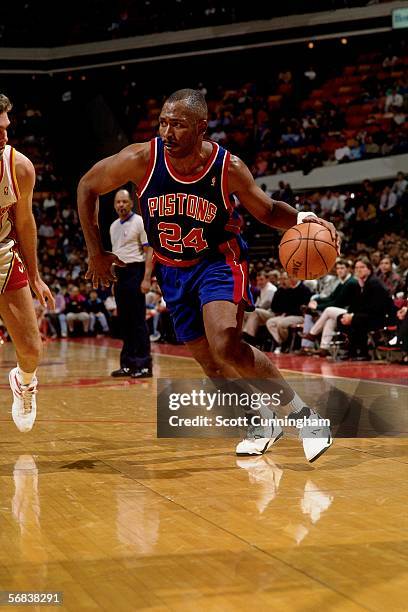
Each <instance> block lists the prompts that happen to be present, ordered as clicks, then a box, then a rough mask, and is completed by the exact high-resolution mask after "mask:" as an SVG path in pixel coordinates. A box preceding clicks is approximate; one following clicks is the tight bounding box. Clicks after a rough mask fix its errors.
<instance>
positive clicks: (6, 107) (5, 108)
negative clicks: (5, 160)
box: [0, 93, 13, 159]
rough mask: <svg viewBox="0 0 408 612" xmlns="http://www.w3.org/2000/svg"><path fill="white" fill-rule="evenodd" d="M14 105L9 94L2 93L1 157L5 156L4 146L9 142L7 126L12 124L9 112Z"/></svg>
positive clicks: (0, 101)
mask: <svg viewBox="0 0 408 612" xmlns="http://www.w3.org/2000/svg"><path fill="white" fill-rule="evenodd" d="M12 108H13V105H12V104H11V102H10V100H9V99H8V97H7V96H5V95H4V94H2V93H0V159H1V158H2V157H3V153H4V148H5V146H6V144H7V142H8V139H7V128H8V126H9V125H10V120H9V118H8V114H7V113H9V112H10V111H11V109H12Z"/></svg>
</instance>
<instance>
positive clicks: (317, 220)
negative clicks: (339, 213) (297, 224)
mask: <svg viewBox="0 0 408 612" xmlns="http://www.w3.org/2000/svg"><path fill="white" fill-rule="evenodd" d="M302 223H318V224H319V225H323V227H325V228H326V229H328V230H329V232H330V234H331V237H332V239H333V242H335V243H336V250H337V255H340V248H341V240H340V236H339V235H338V233H337V230H336V228H335V227H334V225H333V223H331V222H330V221H326V219H320V217H312V216H310V217H305V218H304V219H302Z"/></svg>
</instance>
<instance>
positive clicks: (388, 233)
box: [12, 53, 408, 354]
mask: <svg viewBox="0 0 408 612" xmlns="http://www.w3.org/2000/svg"><path fill="white" fill-rule="evenodd" d="M400 57H401V56H399V55H393V54H391V53H389V54H384V56H383V58H382V60H381V61H382V65H383V68H384V70H387V69H388V64H390V66H391V68H390V72H389V77H390V79H389V80H387V79H386V80H384V81H381V82H380V81H378V83H377V85H376V84H375V82H373V81H372V79H371V80H370V81H369V82H368V83H367V82H366V83H365V89H364V91H366V93H367V95H368V96H372V99H373V100H374V99H375V100H379V99H380V98H381V100H382V102H381V103H382V104H383V108H382V112H383V113H384V114H386V113H388V114H392V115H393V117H394V118H395V115H396V114H397V113H398V112H399V111H401V112H402V111H404V112H405V109H406V105H407V96H408V73H407V70H405V69H404V70H403V71H402V72H401V71H399V73H400V74H399V76H398V77H396V76H395V73H394V72H393V69H394V68H397V67H398V66H399V63H400ZM393 75H394V76H393ZM305 78H308V79H312V80H313V70H312V69H311V70H310V74H309V76H305ZM278 80H279V82H280V86H281V87H282V89H281V93H280V95H283V91H284V90H285V88H286V90H287V92H288V95H290V91H291V87H292V80H293V78H292V75H291V73H290V72H289V71H282V72H281V73H280V75H279V78H278ZM200 87H201V88H202V89H203V91H204V92H205V85H203V84H201V85H200ZM384 87H386V88H388V89H384ZM388 90H389V91H388ZM366 100H367V99H366V94H364V101H365V102H366ZM157 103H158V102H157V100H156V101H153V102H152V101H150V103H149V101H148V100H146V108H150V109H152V108H155V107H154V105H156V106H157ZM209 108H210V118H209V129H208V133H209V136H210V138H212V139H213V140H216V141H218V142H220V143H221V144H225V145H226V146H227V147H228V148H229V149H231V150H232V152H237V153H239V154H241V153H242V157H244V158H245V157H246V158H247V159H248V157H249V158H251V156H252V159H253V163H252V165H251V169H252V172H253V174H254V176H258V177H259V176H262V175H263V174H266V173H270V172H278V171H282V170H288V169H293V167H295V166H296V167H298V166H300V167H301V166H302V164H303V163H304V155H305V154H306V155H307V154H308V152H306V153H302V152H300V153H299V151H298V153H297V154H295V153H294V151H295V150H296V147H293V145H294V144H297V145H298V144H299V139H303V140H304V141H305V142H306V141H309V142H313V143H314V145H313V146H316V147H318V146H319V142H321V141H322V140H324V138H325V136H324V134H325V130H326V132H327V134H331V135H332V134H333V132H336V133H337V134H338V133H340V134H341V132H342V130H343V128H344V121H345V116H344V114H342V111H341V110H339V108H337V107H335V105H333V104H332V103H328V102H323V106H322V107H321V108H320V110H316V109H314V108H306V109H305V110H304V112H303V114H300V115H299V114H296V112H297V111H296V112H295V110H294V109H293V107H292V108H291V112H292V114H291V115H288V116H287V115H285V113H284V112H282V110H279V109H275V110H273V111H272V110H271V114H268V109H267V108H266V107H265V98H262V99H260V98H259V96H258V95H257V92H256V87H255V85H254V84H248V85H247V86H245V87H242V88H240V89H237V90H234V91H232V90H228V91H226V90H223V91H221V90H220V91H219V97H218V101H217V100H216V98H213V99H212V101H211V100H209ZM297 108H298V110H300V109H301V105H298V107H297ZM276 113H277V114H276ZM13 115H14V116H15V127H14V130H13V134H12V142H13V144H14V145H15V146H16V147H17V148H18V149H19V150H21V151H23V152H24V153H25V154H26V155H27V156H28V157H29V158H30V159H31V160H32V161H33V162H34V164H35V166H36V172H37V183H36V188H35V194H34V201H33V210H34V215H35V218H36V222H37V227H38V247H39V248H38V251H39V258H40V272H41V274H42V276H43V278H44V280H45V282H46V283H47V284H48V285H49V286H50V287H51V288H52V290H53V291H54V292H55V294H56V302H57V304H56V309H55V311H54V312H46V311H44V310H43V309H42V308H41V306H40V305H39V304H36V308H37V314H38V321H39V326H40V328H41V330H42V333H43V336H44V338H46V337H51V338H52V337H56V336H60V337H62V338H64V337H68V336H70V335H102V334H110V335H114V336H115V335H117V334H118V329H117V321H116V304H115V296H114V289H113V290H112V289H103V290H102V289H98V291H94V290H93V288H92V286H91V284H90V283H89V282H87V281H86V279H85V272H86V268H87V263H86V252H85V244H84V239H83V234H82V231H81V228H80V224H79V219H78V214H77V211H76V205H75V199H74V195H73V194H72V193H69V192H68V191H66V190H65V189H64V187H65V185H66V182H65V181H64V180H63V179H62V178H61V175H60V173H59V169H58V168H56V167H55V166H54V159H55V156H54V154H53V150H52V147H51V146H50V142H49V139H48V138H47V122H46V117H44V116H43V114H42V111H41V106H40V105H39V104H34V103H33V104H29V103H26V104H25V105H19V104H18V103H17V105H16V111H15V113H14V112H13ZM155 116H156V115H155V113H153V114H152V117H153V118H154V117H155ZM276 116H279V121H277V122H275V121H274V118H276ZM151 121H153V119H151ZM155 121H156V119H155ZM155 125H156V124H155ZM237 126H238V127H239V126H240V129H238V131H237V130H236V128H237ZM405 126H406V122H405V123H403V124H399V125H398V126H397V127H396V129H395V130H394V131H391V132H385V131H384V129H383V128H381V127H378V135H376V134H377V132H373V131H372V130H371V132H370V133H368V131H367V133H359V134H356V140H357V141H359V142H360V145H358V146H360V148H361V150H363V154H362V156H363V157H364V156H366V157H367V156H373V155H378V154H382V155H390V154H392V153H395V152H403V151H404V150H405V149H404V148H403V147H399V148H398V150H395V149H394V148H393V146H394V144H395V142H394V140H393V139H394V136H396V135H398V134H400V132H399V130H400V129H401V130H402V129H406V127H405ZM241 128H242V129H241ZM149 129H150V130H151V129H152V126H149ZM241 132H242V134H243V135H244V136H243V138H242V139H240V138H237V133H241ZM249 134H250V135H251V136H250V139H248V135H249ZM149 135H153V134H145V138H147V137H148V136H149ZM138 136H141V134H138ZM298 136H299V139H298ZM137 140H140V138H139V137H138V138H137ZM371 141H373V142H371ZM380 141H382V143H381V146H380V144H379V143H380ZM374 142H375V143H376V144H377V145H378V147H379V149H378V148H377V149H376V148H375V147H373V146H371V145H373V143H374ZM401 142H402V141H400V143H399V144H401ZM407 142H408V141H405V143H406V144H407ZM387 143H388V145H390V146H387ZM393 143H394V144H393ZM363 145H364V146H363ZM367 145H370V146H369V147H368V146H367ZM391 145H392V146H391ZM356 146H357V145H356ZM398 146H399V145H398ZM404 146H405V145H404ZM346 147H349V145H348V144H347V143H346V144H345V148H346ZM298 148H299V147H298ZM349 149H350V151H351V149H352V147H349ZM407 150H408V149H407ZM265 151H269V153H270V154H271V157H270V159H271V158H272V157H273V158H275V159H279V163H278V162H277V163H276V164H275V165H274V164H272V165H271V163H270V159H269V160H268V161H267V163H266V164H262V163H261V162H260V160H262V159H263V158H262V156H263V155H264V153H265ZM283 151H286V153H287V152H288V151H291V153H290V155H293V156H294V158H295V159H296V163H295V164H294V165H292V166H291V165H290V164H289V165H287V164H286V163H283V164H282V159H284V155H283ZM286 153H285V155H286ZM333 156H334V159H331V160H330V163H346V161H347V160H349V159H350V155H346V156H343V157H342V158H340V155H339V153H338V152H337V151H334V153H333ZM345 158H346V159H345ZM321 161H322V160H321ZM326 162H329V160H326ZM322 163H325V162H324V161H322ZM262 188H263V189H264V190H265V191H267V188H266V186H265V185H263V186H262ZM268 194H269V195H271V196H272V197H273V198H275V199H279V200H283V201H286V202H288V203H290V204H292V205H294V206H296V208H297V209H298V210H299V211H300V210H312V211H313V212H315V213H316V214H318V215H320V216H322V217H323V218H326V219H328V220H330V221H332V222H333V223H334V224H335V226H336V228H337V230H338V232H339V234H340V236H341V238H342V257H343V258H344V260H345V261H346V262H348V261H351V262H352V264H351V265H350V266H349V264H348V263H347V266H348V269H349V271H350V273H351V272H353V274H354V269H353V265H354V262H357V260H358V258H367V260H364V261H363V264H364V265H366V266H367V261H368V264H369V267H368V269H370V267H372V275H373V277H375V278H377V277H378V279H379V282H380V283H381V285H382V286H385V287H386V289H387V292H388V295H389V297H390V299H391V302H390V301H389V300H388V301H387V300H386V302H387V304H388V306H387V308H388V311H387V315H388V319H389V321H391V319H392V320H393V322H394V323H395V324H396V323H398V321H400V319H399V318H398V317H401V316H402V315H403V314H404V312H406V311H404V308H406V298H407V269H408V241H407V236H408V214H407V210H408V183H407V178H406V174H405V173H404V172H402V171H401V172H399V173H398V174H397V175H396V176H395V177H394V178H393V179H392V180H388V181H381V182H373V181H371V180H368V179H367V180H363V181H362V183H361V184H360V185H354V186H353V187H350V188H348V189H337V188H333V189H330V190H321V191H315V192H311V193H307V194H297V193H293V191H292V189H291V187H290V185H289V184H288V183H287V182H284V181H280V183H279V188H278V189H277V190H276V191H273V192H268ZM237 206H238V211H239V212H240V214H241V215H242V221H243V223H242V227H243V231H244V237H245V239H246V240H247V242H248V244H249V247H250V253H251V279H252V284H253V290H254V294H255V296H256V295H257V292H258V291H259V290H261V289H262V287H261V286H260V285H258V281H259V278H258V277H257V275H258V273H259V272H262V273H265V274H266V278H267V280H268V282H269V281H270V282H271V283H272V284H273V285H274V286H275V287H276V286H279V289H280V288H282V289H285V288H286V289H290V287H287V286H286V285H288V284H289V285H290V284H293V283H294V281H293V280H292V279H287V278H286V277H285V275H284V274H283V275H282V270H281V266H280V263H279V260H278V256H277V253H278V248H277V247H278V244H279V234H278V232H276V231H274V230H271V229H269V228H265V227H264V226H262V227H261V226H260V225H259V223H258V222H257V221H256V220H255V219H254V218H252V217H250V216H249V215H247V213H246V211H245V210H243V209H242V208H241V207H240V205H239V202H237ZM262 236H263V238H262ZM262 245H263V246H262ZM387 258H388V259H387ZM387 262H388V263H387ZM387 266H388V270H386V267H387ZM333 279H334V280H335V281H336V274H335V271H333V274H332V275H330V276H329V277H328V278H327V279H326V278H325V279H322V280H321V281H320V282H319V283H318V284H317V285H316V283H307V282H306V283H302V287H301V289H298V290H297V292H298V294H299V295H301V296H302V300H301V301H302V303H301V304H299V309H298V311H296V313H290V316H292V317H297V318H296V319H295V320H293V324H294V325H295V326H296V325H298V326H299V325H303V322H304V317H305V316H306V315H307V316H311V317H312V321H314V323H313V324H315V323H316V321H315V320H316V313H317V314H322V313H323V310H322V309H321V308H317V307H312V306H314V303H315V302H316V303H317V304H318V305H320V306H321V305H322V303H321V302H319V300H320V299H325V298H326V297H328V295H329V294H330V292H329V293H328V294H327V295H326V293H327V287H326V290H325V289H324V287H325V286H326V285H327V286H328V287H330V288H331V289H332V290H333V291H334V290H335V288H336V287H335V286H334V284H333V283H332V281H333ZM337 280H338V279H337ZM259 282H260V283H261V284H262V280H261V281H259ZM371 284H372V283H371ZM322 287H323V290H322ZM295 288H296V287H295ZM304 288H305V289H307V290H308V292H309V293H308V294H307V291H304V290H303V289H304ZM280 293H282V292H280ZM404 300H405V301H404ZM311 302H312V306H311V305H310V303H311ZM392 302H393V304H394V306H391V305H390V304H391V303H392ZM336 303H337V302H336ZM344 306H347V307H350V304H348V305H344V304H343V305H341V306H338V305H336V306H334V307H335V308H343V307H344ZM360 306H361V304H360V305H359V307H360ZM300 307H302V308H300ZM354 307H357V306H356V304H355V303H354ZM282 308H283V307H282V305H281V306H280V308H279V309H277V307H276V302H275V305H274V306H273V305H272V306H271V305H269V306H268V308H267V309H266V310H269V311H270V312H268V318H272V317H270V314H271V313H274V314H275V315H276V316H280V317H281V316H282V315H283V314H285V315H286V314H288V313H287V312H286V309H283V310H282ZM274 309H275V310H274ZM306 310H308V312H306ZM312 311H315V312H312ZM327 312H329V311H327ZM398 313H399V314H398ZM326 315H327V313H326ZM265 316H266V315H265ZM146 318H147V319H148V322H149V326H150V332H151V340H152V341H159V340H160V341H162V340H169V341H173V342H174V341H175V338H174V332H173V330H172V325H171V320H170V317H169V314H168V312H167V309H166V305H165V303H164V301H163V298H162V295H161V293H160V288H159V287H158V285H157V283H156V282H155V281H153V283H152V288H151V291H150V293H149V294H148V296H147V308H146ZM300 319H301V320H300ZM404 319H405V315H404ZM401 321H402V319H401ZM265 322H266V321H265ZM275 323H276V321H275ZM383 323H385V320H384V321H382V324H383ZM376 324H377V322H376ZM269 327H270V329H271V330H272V331H273V333H270V334H269V336H270V338H268V340H269V341H270V342H269V346H268V348H272V349H274V350H275V349H276V350H278V351H279V350H281V351H286V350H303V349H306V353H308V350H307V349H311V350H312V351H313V350H317V351H319V350H320V351H321V349H322V347H321V346H314V347H310V346H305V345H306V344H307V342H312V340H310V339H308V338H302V343H303V344H302V347H301V348H300V349H299V347H298V346H297V344H298V343H297V342H295V343H293V342H292V340H293V337H292V336H293V334H292V331H291V329H292V328H291V327H288V328H287V329H286V331H283V327H282V325H280V327H279V326H278V327H277V326H275V325H274V323H273V322H272V323H270V324H269ZM269 327H267V326H266V325H265V328H266V329H269ZM342 327H343V328H344V327H346V326H345V325H343V323H342V322H341V319H339V320H338V321H337V319H336V328H338V329H341V328H342ZM310 329H312V331H310ZM264 331H265V330H264ZM297 331H299V329H297ZM343 331H344V329H343ZM346 331H347V330H346ZM367 331H369V330H367ZM301 333H306V334H309V335H310V334H311V335H312V336H313V334H314V331H313V327H310V326H309V329H307V330H306V332H301ZM403 333H405V332H403ZM249 335H252V334H249ZM263 342H264V339H263V338H262V335H261V338H260V343H261V344H260V345H261V346H262V343H263ZM398 342H399V340H398ZM267 344H268V343H267ZM314 345H317V340H315V341H314ZM323 349H324V350H326V349H327V346H326V345H325V344H324V343H323ZM323 353H324V351H323ZM311 354H313V353H311ZM318 354H320V353H319V352H318Z"/></svg>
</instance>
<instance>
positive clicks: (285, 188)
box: [272, 181, 293, 204]
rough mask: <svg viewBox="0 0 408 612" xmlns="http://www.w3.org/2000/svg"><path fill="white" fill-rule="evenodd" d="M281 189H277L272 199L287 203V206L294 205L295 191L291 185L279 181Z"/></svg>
mask: <svg viewBox="0 0 408 612" xmlns="http://www.w3.org/2000/svg"><path fill="white" fill-rule="evenodd" d="M278 185H279V189H277V190H276V191H275V192H274V193H273V195H272V198H273V199H274V200H280V201H282V202H286V203H287V204H292V201H293V191H292V188H291V186H290V185H289V183H285V181H279V183H278Z"/></svg>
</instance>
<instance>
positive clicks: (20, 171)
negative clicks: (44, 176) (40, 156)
mask: <svg viewBox="0 0 408 612" xmlns="http://www.w3.org/2000/svg"><path fill="white" fill-rule="evenodd" d="M15 170H16V178H17V184H18V187H19V189H20V192H27V191H31V190H32V189H33V187H34V183H35V168H34V165H33V163H32V161H31V160H30V159H28V157H26V156H25V155H23V153H20V151H17V150H16V157H15Z"/></svg>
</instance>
